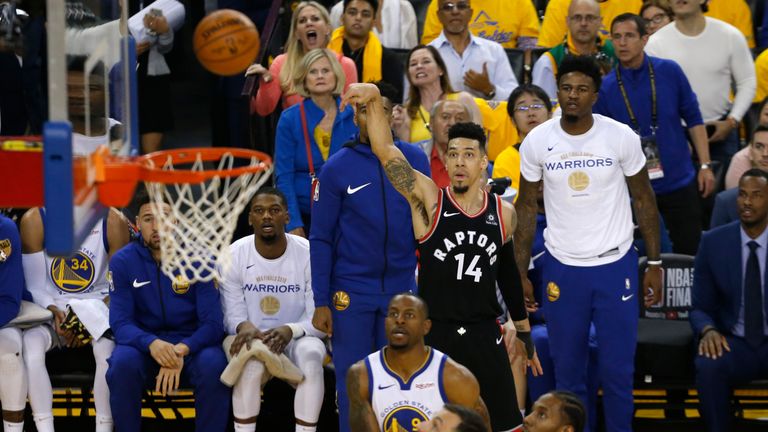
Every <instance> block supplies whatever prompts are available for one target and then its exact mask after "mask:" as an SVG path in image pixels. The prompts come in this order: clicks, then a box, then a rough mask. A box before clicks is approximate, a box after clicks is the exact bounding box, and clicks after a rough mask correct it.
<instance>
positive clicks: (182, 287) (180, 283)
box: [171, 275, 189, 294]
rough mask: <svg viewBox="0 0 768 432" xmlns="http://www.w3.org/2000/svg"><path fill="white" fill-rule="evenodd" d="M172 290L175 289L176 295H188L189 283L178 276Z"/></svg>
mask: <svg viewBox="0 0 768 432" xmlns="http://www.w3.org/2000/svg"><path fill="white" fill-rule="evenodd" d="M171 288H173V292H175V293H176V294H186V293H187V291H189V281H188V280H187V278H185V277H184V276H182V275H176V279H175V280H174V281H173V283H172V284H171Z"/></svg>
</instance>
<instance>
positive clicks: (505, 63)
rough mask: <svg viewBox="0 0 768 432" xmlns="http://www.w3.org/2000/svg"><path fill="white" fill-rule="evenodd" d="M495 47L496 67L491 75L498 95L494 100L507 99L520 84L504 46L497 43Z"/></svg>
mask: <svg viewBox="0 0 768 432" xmlns="http://www.w3.org/2000/svg"><path fill="white" fill-rule="evenodd" d="M493 47H494V48H493V58H495V59H496V67H495V68H494V72H493V75H492V76H491V77H490V79H491V83H493V84H495V85H496V95H495V96H494V97H493V100H497V101H506V100H507V99H509V95H510V93H512V90H514V89H516V88H517V86H518V85H519V84H518V82H517V77H515V73H514V72H512V66H511V65H510V64H509V57H507V53H506V52H505V51H504V48H502V47H501V45H499V44H495V45H493Z"/></svg>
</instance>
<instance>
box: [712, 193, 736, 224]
mask: <svg viewBox="0 0 768 432" xmlns="http://www.w3.org/2000/svg"><path fill="white" fill-rule="evenodd" d="M738 196H739V188H737V187H735V188H731V189H726V190H724V191H722V192H720V193H718V194H717V195H715V208H714V209H713V210H712V220H711V221H710V222H709V228H710V229H712V228H717V227H719V226H720V225H725V224H727V223H729V222H733V221H735V220H739V209H738V207H736V198H737V197H738Z"/></svg>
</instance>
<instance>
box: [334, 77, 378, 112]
mask: <svg viewBox="0 0 768 432" xmlns="http://www.w3.org/2000/svg"><path fill="white" fill-rule="evenodd" d="M377 98H381V93H379V88H378V87H376V86H375V85H373V84H370V83H358V84H352V85H351V86H349V88H348V89H347V92H346V93H344V96H342V98H341V110H342V111H344V109H345V108H346V107H347V105H352V106H355V105H362V104H366V103H368V102H370V101H373V100H376V99H377Z"/></svg>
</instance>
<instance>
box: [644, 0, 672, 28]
mask: <svg viewBox="0 0 768 432" xmlns="http://www.w3.org/2000/svg"><path fill="white" fill-rule="evenodd" d="M640 16H641V17H643V19H644V20H645V29H646V30H647V31H648V35H649V36H650V35H652V34H654V33H656V31H658V30H659V29H660V28H662V27H664V26H665V25H667V24H669V23H671V22H672V20H674V19H675V14H674V13H673V12H672V7H671V6H670V5H669V1H668V0H646V1H644V2H643V6H642V7H641V8H640Z"/></svg>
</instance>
